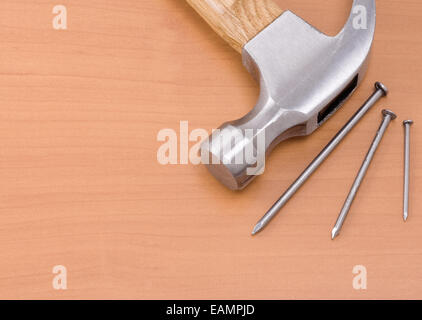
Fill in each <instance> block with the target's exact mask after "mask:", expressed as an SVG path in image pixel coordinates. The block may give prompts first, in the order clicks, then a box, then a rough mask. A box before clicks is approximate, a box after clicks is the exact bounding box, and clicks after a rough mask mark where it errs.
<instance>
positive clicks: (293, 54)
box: [201, 0, 376, 190]
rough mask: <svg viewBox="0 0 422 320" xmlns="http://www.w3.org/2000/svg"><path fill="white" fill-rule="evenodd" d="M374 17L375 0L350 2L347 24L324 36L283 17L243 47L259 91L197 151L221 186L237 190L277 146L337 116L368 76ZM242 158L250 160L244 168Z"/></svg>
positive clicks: (295, 18)
mask: <svg viewBox="0 0 422 320" xmlns="http://www.w3.org/2000/svg"><path fill="white" fill-rule="evenodd" d="M375 16H376V15H375V0H354V2H353V9H352V12H351V14H350V17H349V19H348V21H347V23H346V25H345V26H344V28H343V29H342V30H341V31H340V33H339V34H338V35H336V36H334V37H330V36H327V35H325V34H323V33H322V32H320V31H318V30H317V29H315V28H314V27H312V26H311V25H309V24H308V23H307V22H305V21H304V20H302V19H301V18H299V17H298V16H296V15H295V14H293V13H292V12H290V11H286V12H284V13H283V14H282V15H281V16H280V17H279V18H277V19H276V20H275V21H274V22H273V23H272V24H270V25H269V26H268V27H266V28H265V29H264V30H263V31H261V32H260V33H259V34H258V35H257V36H256V37H254V38H253V39H252V40H250V41H249V42H248V43H247V44H246V45H245V46H244V48H243V53H242V57H243V64H244V65H245V67H246V68H247V69H248V71H249V72H250V73H251V74H252V75H253V77H254V78H255V79H256V80H257V81H258V82H259V83H260V87H261V92H260V96H259V99H258V103H257V105H256V106H255V108H254V109H253V110H252V111H250V112H249V113H248V114H247V115H246V116H244V117H243V118H241V119H239V120H236V121H232V122H227V123H225V124H223V125H222V126H221V127H220V128H219V130H217V131H216V132H214V133H213V135H211V136H210V137H209V139H208V140H206V141H205V142H204V143H203V145H202V147H201V154H202V157H203V160H204V161H205V162H206V163H207V167H208V169H209V170H210V172H211V173H212V174H213V175H214V176H215V177H216V178H217V179H218V180H219V181H220V182H222V183H223V184H224V185H226V186H227V187H229V188H230V189H232V190H239V189H243V188H244V187H245V186H246V185H248V184H249V183H250V182H251V181H252V180H253V178H254V177H255V176H256V175H257V174H260V173H261V172H262V170H263V166H264V165H265V161H258V159H259V157H262V156H263V157H264V159H265V155H266V154H268V153H269V152H270V151H271V150H272V149H273V148H274V147H275V146H276V145H277V144H279V143H280V142H281V141H283V140H286V139H288V138H290V137H293V136H304V135H309V134H311V133H312V132H313V131H315V130H316V129H317V128H319V127H320V126H321V125H322V124H323V123H324V122H325V121H326V120H327V119H328V118H329V117H330V116H331V115H332V114H333V113H334V112H335V111H337V109H338V108H339V107H340V106H341V105H342V104H343V103H344V102H345V101H346V100H347V98H348V97H349V96H350V95H351V94H352V93H353V92H354V90H355V89H356V88H357V86H358V85H359V84H360V82H361V80H362V79H363V76H364V74H365V72H366V66H367V60H368V56H369V52H370V49H371V45H372V41H373V37H374V31H375ZM248 132H249V134H248ZM251 132H253V134H251ZM263 137H264V138H263ZM261 138H262V139H261ZM260 142H261V143H260ZM248 152H249V153H251V152H252V153H253V157H254V158H255V161H246V159H247V158H248V155H247V153H248ZM262 153H264V154H262ZM249 158H250V155H249ZM239 159H243V161H239ZM251 169H252V170H251Z"/></svg>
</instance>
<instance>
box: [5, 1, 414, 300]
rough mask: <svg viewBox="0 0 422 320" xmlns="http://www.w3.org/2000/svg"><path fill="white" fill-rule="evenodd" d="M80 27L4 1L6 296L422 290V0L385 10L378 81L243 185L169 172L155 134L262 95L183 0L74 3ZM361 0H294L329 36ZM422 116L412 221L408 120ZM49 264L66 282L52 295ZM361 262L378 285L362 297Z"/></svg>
mask: <svg viewBox="0 0 422 320" xmlns="http://www.w3.org/2000/svg"><path fill="white" fill-rule="evenodd" d="M60 3H61V4H64V5H66V6H67V9H68V30H66V31H56V30H53V29H52V23H51V22H52V18H53V16H54V15H53V14H52V8H53V6H54V5H55V4H56V3H55V2H52V1H46V0H43V1H41V0H3V1H0V21H1V24H0V39H1V41H0V298H51V299H64V298H68V299H86V298H90V299H96V298H109V299H113V298H115V299H123V298H138V299H159V298H161V299H184V298H188V299H189V298H196V299H206V298H211V299H212V298H219V299H235V298H255V299H283V298H312V299H324V298H339V299H342V298H351V299H363V298H370V299H372V298H385V299H403V298H419V299H420V298H422V268H421V265H422V232H421V230H422V213H421V212H422V210H421V208H422V198H421V197H420V193H421V190H422V161H421V154H422V129H421V128H422V108H421V107H420V104H421V92H422V90H421V84H422V61H421V58H420V57H421V56H422V37H421V34H420V33H421V30H422V2H421V1H419V0H383V1H377V3H378V12H377V32H376V37H375V42H374V48H373V52H372V58H371V61H370V64H369V69H368V74H367V76H366V79H365V80H364V82H363V83H362V85H361V87H360V88H359V89H358V90H357V91H356V93H355V94H354V95H353V97H352V98H351V100H350V101H348V102H347V103H346V104H345V105H344V106H343V107H342V109H341V110H339V111H338V113H336V115H335V116H334V117H333V118H332V119H330V120H329V121H328V122H327V123H326V124H324V126H323V127H321V128H320V129H319V130H317V131H316V132H315V133H314V134H313V135H311V136H310V137H306V138H299V139H293V140H290V141H287V142H286V143H283V144H282V145H280V146H279V147H278V148H277V149H276V150H275V151H274V152H273V153H272V155H271V156H270V158H269V159H268V162H267V165H266V172H265V174H264V175H263V176H261V177H259V178H258V179H257V180H256V181H254V182H253V184H251V185H250V186H249V187H248V188H247V189H246V190H244V191H243V192H240V193H233V192H231V191H229V190H226V189H225V188H224V187H222V186H221V185H220V184H219V183H218V182H216V181H215V180H214V179H213V178H212V177H211V176H210V175H209V173H208V172H207V170H206V169H205V168H204V167H203V166H195V165H168V166H162V165H160V164H159V163H158V162H157V159H156V157H157V150H158V148H159V146H160V145H161V144H162V143H161V142H158V141H157V133H158V132H159V131H160V130H162V129H164V128H172V129H174V130H179V123H180V121H181V120H188V121H189V130H190V131H191V130H193V129H196V128H204V129H207V130H208V131H209V132H210V131H211V129H212V128H217V127H218V126H219V125H220V124H222V123H223V122H224V121H226V120H232V119H236V118H238V117H240V116H242V115H244V114H245V113H247V112H248V111H249V110H250V109H251V108H252V107H253V105H254V104H255V102H256V99H257V97H258V93H259V88H258V86H257V84H256V83H255V82H254V81H253V80H252V78H251V76H250V75H249V74H248V73H247V72H246V70H245V69H244V68H243V66H242V63H241V61H240V60H241V59H240V57H239V55H238V54H237V53H236V52H235V51H234V50H232V49H231V48H230V46H229V45H227V44H226V43H225V42H224V41H223V40H221V38H220V37H219V36H218V35H216V34H215V33H214V32H212V30H210V28H209V27H208V26H207V25H206V23H204V22H203V20H202V19H201V18H200V17H199V16H198V15H197V13H196V12H195V11H194V10H192V8H191V7H190V6H189V5H188V4H187V3H186V2H184V1H174V0H142V1H139V0H121V1H105V0H90V1H83V0H72V1H66V0H65V1H61V2H60ZM351 3H352V2H351V1H338V0H323V1H318V2H316V1H314V0H300V1H298V0H283V1H281V2H280V1H277V4H279V5H280V6H282V9H284V10H285V9H291V10H292V11H294V12H295V13H296V14H298V15H299V16H301V17H303V18H305V19H306V20H308V21H309V22H310V23H312V24H313V25H315V26H318V27H319V28H320V29H322V30H323V31H324V32H327V33H330V34H335V33H336V32H337V31H338V30H340V28H341V27H342V24H343V23H344V21H346V19H347V16H348V14H349V10H350V5H351ZM377 80H380V81H383V82H385V83H386V84H387V85H388V86H389V89H390V91H391V94H390V96H389V97H388V98H386V99H385V100H383V101H382V102H381V103H380V104H378V105H377V106H376V107H375V108H374V109H373V110H372V111H371V112H370V113H369V114H368V115H367V116H366V118H365V119H364V120H362V122H361V123H360V124H359V125H358V126H357V127H356V129H354V131H353V132H351V134H350V135H349V136H348V137H347V138H346V140H345V141H344V142H343V143H342V144H341V145H340V146H339V148H338V149H337V150H336V151H335V152H334V153H333V154H332V155H331V156H330V158H329V159H328V160H327V161H326V162H325V163H324V164H323V165H322V166H321V167H320V169H319V170H318V171H317V172H316V173H315V174H314V175H313V176H312V178H311V179H310V180H309V181H308V182H307V183H306V185H305V186H304V187H303V188H302V189H301V190H300V192H299V193H298V194H296V195H295V197H294V198H293V199H292V200H291V201H290V202H289V204H288V205H287V206H286V207H285V208H284V210H283V212H282V213H281V214H280V215H279V216H278V217H277V218H276V219H275V220H274V221H273V222H272V223H271V225H270V226H269V227H268V228H267V229H266V230H265V232H263V233H262V234H260V235H258V236H257V237H255V238H252V237H251V236H250V232H251V229H252V227H253V225H254V224H255V223H256V221H257V219H258V218H260V217H261V215H262V214H263V213H264V212H265V211H266V210H267V209H268V208H269V207H270V206H271V205H272V203H273V202H274V201H275V200H276V199H277V198H278V197H279V196H280V194H281V193H282V192H283V191H284V190H285V189H286V187H288V185H289V184H290V183H291V182H292V181H293V180H294V179H295V178H296V177H297V175H298V174H299V173H300V172H301V171H302V170H303V169H304V168H305V167H306V165H307V164H308V163H309V161H310V160H312V159H313V158H314V157H315V155H316V154H318V152H319V151H320V150H321V148H322V147H323V146H324V145H325V144H326V143H327V142H328V141H329V140H330V139H331V138H332V136H333V135H334V134H335V133H336V132H337V131H338V130H339V129H340V128H341V127H342V125H343V124H344V123H345V122H346V120H347V119H348V118H349V117H350V116H351V115H352V114H353V113H354V112H355V111H356V109H357V108H358V107H359V106H360V105H361V104H362V102H363V101H364V100H365V99H366V98H367V96H368V95H369V94H370V93H371V92H372V90H373V83H374V82H375V81H377ZM384 107H389V108H391V109H392V110H393V111H395V112H396V113H397V114H398V115H399V118H398V119H397V120H395V121H394V122H393V123H392V124H391V126H390V128H389V130H388V132H387V133H386V136H385V137H384V140H383V142H382V144H381V146H380V148H379V150H378V151H377V154H376V155H375V158H374V162H373V163H372V166H371V167H370V169H369V171H368V175H367V177H366V179H365V182H364V183H363V185H362V187H361V189H360V191H359V194H358V197H357V199H356V201H355V203H354V204H353V207H352V210H351V212H350V215H349V217H348V219H347V221H346V223H345V225H344V228H343V231H342V234H341V236H340V237H339V238H338V239H337V240H336V241H331V239H330V231H331V228H332V226H333V224H334V222H335V219H336V218H337V215H338V212H339V210H340V209H341V206H342V204H343V202H344V199H345V197H346V195H347V192H348V190H349V188H350V186H351V184H352V182H353V178H354V177H355V174H356V172H357V170H358V169H359V167H360V164H361V162H362V159H363V158H364V156H365V153H366V151H367V150H368V148H369V145H370V143H371V140H372V138H373V136H374V134H375V131H376V130H377V128H378V126H379V122H380V121H381V112H380V111H381V109H382V108H384ZM407 118H412V119H413V120H415V124H414V126H413V127H412V142H411V146H412V147H411V157H412V171H411V209H410V210H411V211H410V217H409V220H408V221H407V223H403V221H402V217H401V211H402V179H403V127H402V124H401V121H402V120H405V119H407ZM55 265H64V266H66V267H67V270H68V290H66V291H56V290H54V289H53V287H52V280H53V276H54V275H53V273H52V268H53V266H55ZM355 265H364V266H366V268H367V270H368V288H367V290H365V291H356V290H354V289H353V287H352V280H353V274H352V269H353V267H354V266H355Z"/></svg>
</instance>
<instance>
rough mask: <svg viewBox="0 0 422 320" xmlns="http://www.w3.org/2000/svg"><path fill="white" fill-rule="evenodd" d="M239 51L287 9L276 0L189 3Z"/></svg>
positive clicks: (222, 0) (189, 1)
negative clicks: (275, 0)
mask: <svg viewBox="0 0 422 320" xmlns="http://www.w3.org/2000/svg"><path fill="white" fill-rule="evenodd" d="M186 1H187V2H188V3H189V4H190V5H191V6H192V7H193V8H194V9H195V10H196V11H197V12H198V13H199V14H200V15H201V16H202V18H204V20H205V21H207V22H208V24H209V25H210V26H211V27H212V28H213V29H214V30H215V31H216V32H217V33H218V34H219V35H220V36H221V37H222V38H223V39H224V40H226V41H227V42H228V43H229V44H230V46H232V47H233V49H235V50H236V51H238V52H240V53H241V52H242V48H243V46H244V45H245V44H246V43H247V42H249V40H251V39H252V38H253V37H255V36H256V35H257V34H258V33H259V32H260V31H261V30H263V29H264V28H265V27H266V26H268V25H269V24H270V23H271V22H273V21H274V20H275V19H276V18H278V17H279V16H280V15H281V14H282V13H283V10H281V9H280V7H279V6H278V5H277V4H275V3H274V2H273V1H272V0H186Z"/></svg>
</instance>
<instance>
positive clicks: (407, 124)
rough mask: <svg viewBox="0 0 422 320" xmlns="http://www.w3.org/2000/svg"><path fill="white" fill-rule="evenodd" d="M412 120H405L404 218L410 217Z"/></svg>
mask: <svg viewBox="0 0 422 320" xmlns="http://www.w3.org/2000/svg"><path fill="white" fill-rule="evenodd" d="M412 124H413V121H412V120H405V121H403V126H404V130H405V131H404V132H405V134H404V188H403V189H404V197H403V219H404V221H406V220H407V218H408V217H409V171H410V126H411V125H412Z"/></svg>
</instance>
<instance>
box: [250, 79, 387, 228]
mask: <svg viewBox="0 0 422 320" xmlns="http://www.w3.org/2000/svg"><path fill="white" fill-rule="evenodd" d="M387 94H388V89H387V87H386V86H384V85H383V84H382V83H380V82H376V83H375V92H374V93H373V94H372V95H371V96H370V97H369V99H368V100H367V101H366V102H365V103H364V104H363V106H362V107H361V108H360V109H359V110H358V111H357V112H356V113H355V114H354V115H353V117H352V118H350V120H349V121H348V122H347V123H346V125H345V126H344V127H343V128H342V129H341V130H340V131H339V132H338V133H337V134H336V136H335V137H334V138H333V139H332V140H331V141H330V142H329V143H328V144H327V146H326V147H325V148H324V149H323V150H322V151H321V153H320V154H319V155H318V156H317V157H316V158H315V159H314V160H313V161H312V162H311V164H310V165H309V166H308V167H307V168H306V169H305V171H303V172H302V174H301V175H300V176H299V177H298V178H297V179H296V181H295V182H293V184H292V185H290V187H289V188H288V189H287V190H286V192H284V194H283V195H282V196H281V197H280V198H279V199H278V200H277V202H276V203H274V205H273V206H272V207H271V209H270V210H268V212H267V213H266V214H265V215H264V216H263V217H262V218H261V220H259V221H258V223H257V224H256V225H255V227H254V229H253V231H252V235H255V234H256V233H258V232H260V231H261V230H262V229H263V228H264V227H266V226H267V225H268V224H269V223H270V221H271V220H272V219H273V218H274V217H275V216H276V215H277V213H278V212H280V210H281V209H282V208H283V207H284V205H285V204H286V203H287V202H288V201H289V200H290V198H291V197H292V196H293V195H294V194H295V193H296V192H297V191H298V190H299V188H300V187H301V186H302V185H303V184H304V183H305V182H306V181H307V180H308V179H309V177H310V176H311V175H312V173H314V172H315V171H316V170H317V169H318V167H319V166H320V165H321V163H323V162H324V160H325V159H327V158H328V156H329V155H330V154H331V152H332V151H333V150H334V149H335V148H336V147H337V146H338V145H339V144H340V142H341V141H342V140H343V139H344V138H345V137H346V135H347V134H348V133H349V132H350V131H351V130H352V129H353V128H354V127H355V125H356V124H357V123H358V122H359V121H360V120H361V119H362V118H363V116H364V115H365V114H366V113H367V112H368V111H369V109H371V107H372V106H373V105H375V103H376V102H378V100H379V99H381V98H382V97H384V96H386V95H387Z"/></svg>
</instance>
